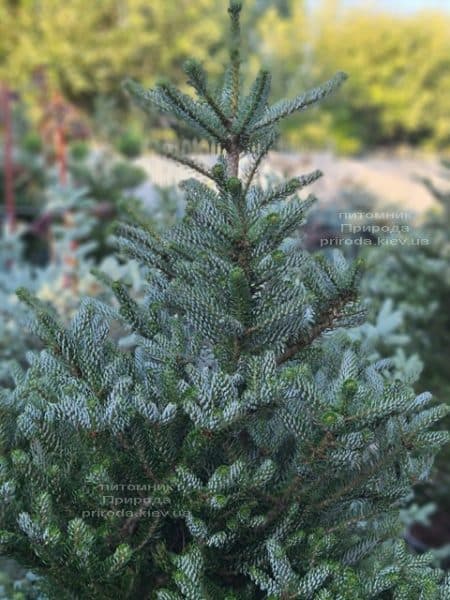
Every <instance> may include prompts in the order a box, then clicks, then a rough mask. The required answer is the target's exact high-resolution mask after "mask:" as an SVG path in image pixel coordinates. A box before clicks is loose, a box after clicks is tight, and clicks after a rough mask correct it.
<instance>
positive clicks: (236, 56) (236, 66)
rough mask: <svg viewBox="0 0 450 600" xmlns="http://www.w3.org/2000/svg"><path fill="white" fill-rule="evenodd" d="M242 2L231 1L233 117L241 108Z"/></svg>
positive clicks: (229, 9) (237, 0)
mask: <svg viewBox="0 0 450 600" xmlns="http://www.w3.org/2000/svg"><path fill="white" fill-rule="evenodd" d="M241 9H242V2H240V1H239V0H230V5H229V8H228V13H229V15H230V24H231V28H230V59H231V80H232V96H231V109H232V113H233V116H236V113H237V110H238V106H239V89H240V85H241V81H240V68H241V31H240V23H239V19H240V13H241Z"/></svg>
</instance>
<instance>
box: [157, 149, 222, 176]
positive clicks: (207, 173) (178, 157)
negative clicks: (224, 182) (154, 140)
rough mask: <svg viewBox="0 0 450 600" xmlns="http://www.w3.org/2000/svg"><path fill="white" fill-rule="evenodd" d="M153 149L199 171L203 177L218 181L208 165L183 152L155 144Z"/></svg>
mask: <svg viewBox="0 0 450 600" xmlns="http://www.w3.org/2000/svg"><path fill="white" fill-rule="evenodd" d="M153 149H154V150H155V152H157V153H158V154H160V155H161V156H164V157H165V158H168V159H169V160H173V161H174V162H177V163H179V164H180V165H183V166H184V167H188V168H189V169H193V170H194V171H196V172H197V173H199V175H202V176H203V177H207V178H208V179H210V180H211V181H213V182H214V183H217V182H216V179H215V177H214V175H213V174H212V173H211V172H210V171H209V170H208V169H207V167H205V166H204V165H201V164H200V163H198V162H197V161H195V160H193V159H191V158H188V157H187V156H183V155H182V154H178V152H176V151H175V150H168V149H166V148H163V147H161V146H158V145H153Z"/></svg>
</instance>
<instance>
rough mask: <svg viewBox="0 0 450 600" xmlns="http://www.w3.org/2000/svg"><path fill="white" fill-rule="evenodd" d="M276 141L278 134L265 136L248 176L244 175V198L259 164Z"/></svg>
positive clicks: (271, 133) (272, 133)
mask: <svg viewBox="0 0 450 600" xmlns="http://www.w3.org/2000/svg"><path fill="white" fill-rule="evenodd" d="M277 139H278V133H277V132H270V133H269V134H268V136H267V140H265V142H264V143H263V144H262V146H261V149H260V150H259V152H258V154H257V155H256V156H255V158H254V160H253V163H252V166H251V167H250V170H249V172H248V174H247V175H246V179H245V185H244V192H243V194H244V197H245V196H246V195H247V192H248V190H249V188H250V186H251V184H252V181H253V178H254V177H255V175H256V172H257V171H258V169H259V166H260V164H261V163H262V161H263V159H264V157H265V156H266V155H267V153H268V152H269V150H270V149H271V148H272V146H273V145H274V143H275V142H276V140H277Z"/></svg>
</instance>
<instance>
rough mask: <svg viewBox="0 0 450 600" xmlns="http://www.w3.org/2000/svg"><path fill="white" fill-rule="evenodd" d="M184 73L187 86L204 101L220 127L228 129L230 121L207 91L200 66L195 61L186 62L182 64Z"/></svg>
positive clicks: (205, 80) (204, 75)
mask: <svg viewBox="0 0 450 600" xmlns="http://www.w3.org/2000/svg"><path fill="white" fill-rule="evenodd" d="M184 71H185V73H186V74H187V75H188V76H189V79H188V84H189V85H191V86H192V87H193V88H194V89H195V91H196V92H197V94H198V95H199V96H201V97H202V98H204V99H205V101H206V102H207V103H208V105H209V106H210V107H211V109H212V110H213V111H214V113H215V114H216V116H217V117H218V118H219V119H220V121H221V123H222V125H223V126H224V127H225V128H226V129H228V127H229V126H230V124H231V122H230V119H228V117H227V116H226V115H225V113H224V112H223V110H222V109H221V108H220V106H219V104H218V102H217V101H216V99H215V98H214V96H213V95H212V94H211V92H210V91H209V89H208V80H207V75H206V72H205V71H204V69H203V67H202V65H201V64H200V63H199V62H198V61H196V60H192V59H191V60H187V61H186V62H185V64H184Z"/></svg>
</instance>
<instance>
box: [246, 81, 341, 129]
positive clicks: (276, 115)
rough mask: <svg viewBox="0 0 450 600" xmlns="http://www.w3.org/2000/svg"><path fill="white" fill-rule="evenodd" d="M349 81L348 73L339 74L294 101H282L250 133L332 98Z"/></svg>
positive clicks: (272, 107)
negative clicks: (329, 97) (324, 99)
mask: <svg viewBox="0 0 450 600" xmlns="http://www.w3.org/2000/svg"><path fill="white" fill-rule="evenodd" d="M346 79H347V75H346V73H343V72H338V73H336V75H335V76H334V77H332V78H331V79H330V80H329V81H327V82H326V83H324V84H323V85H320V86H318V87H316V88H314V89H312V90H309V91H308V92H306V93H304V94H301V95H300V96H297V97H296V98H294V99H293V100H280V101H279V102H277V103H276V104H274V105H273V106H271V107H270V108H268V109H267V111H266V115H265V116H264V117H263V118H262V119H260V120H259V121H258V122H257V123H255V125H254V126H253V127H251V129H250V132H251V133H255V132H256V131H259V130H260V129H262V128H264V127H267V126H269V125H275V124H276V123H278V122H279V121H281V119H284V118H285V117H288V116H289V115H291V114H293V113H294V112H299V111H302V110H305V109H306V108H308V107H309V106H311V105H312V104H316V102H318V101H319V100H322V99H323V98H326V97H327V96H330V95H331V94H332V93H333V92H335V91H336V89H337V88H338V87H339V86H340V85H341V84H342V83H343V82H344V81H345V80H346Z"/></svg>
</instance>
